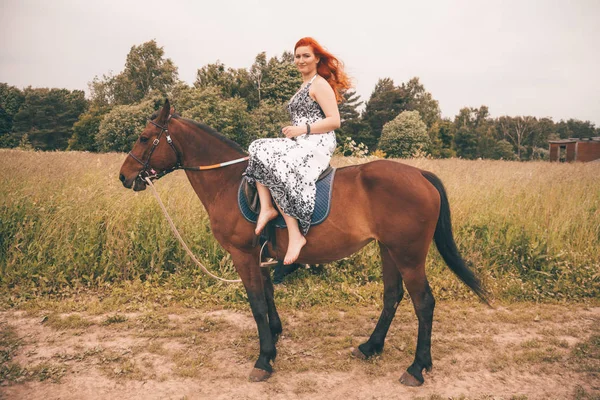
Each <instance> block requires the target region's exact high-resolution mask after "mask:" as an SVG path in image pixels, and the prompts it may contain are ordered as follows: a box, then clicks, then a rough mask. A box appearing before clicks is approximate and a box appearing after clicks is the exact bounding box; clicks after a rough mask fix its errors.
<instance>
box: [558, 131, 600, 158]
mask: <svg viewBox="0 0 600 400" xmlns="http://www.w3.org/2000/svg"><path fill="white" fill-rule="evenodd" d="M594 160H600V137H593V138H590V139H578V138H569V139H561V140H551V141H550V161H560V162H572V161H581V162H587V161H594Z"/></svg>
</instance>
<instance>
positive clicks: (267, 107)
mask: <svg viewBox="0 0 600 400" xmlns="http://www.w3.org/2000/svg"><path fill="white" fill-rule="evenodd" d="M250 121H251V126H250V128H249V130H248V136H249V137H248V140H247V141H248V143H249V142H251V141H252V140H254V139H259V138H267V137H271V138H273V137H282V136H280V135H281V128H283V127H284V126H286V125H289V124H290V115H289V113H288V111H287V109H286V107H285V105H284V104H281V103H276V102H274V101H272V100H264V101H262V102H261V103H260V105H259V106H258V107H256V108H254V109H253V110H252V111H251V112H250Z"/></svg>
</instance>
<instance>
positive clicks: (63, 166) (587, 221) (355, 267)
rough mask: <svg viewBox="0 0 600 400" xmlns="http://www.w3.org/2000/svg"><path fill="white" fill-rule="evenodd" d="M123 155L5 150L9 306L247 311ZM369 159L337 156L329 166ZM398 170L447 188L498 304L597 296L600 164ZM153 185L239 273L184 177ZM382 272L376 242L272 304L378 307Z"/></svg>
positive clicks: (449, 164) (459, 229)
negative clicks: (157, 298)
mask: <svg viewBox="0 0 600 400" xmlns="http://www.w3.org/2000/svg"><path fill="white" fill-rule="evenodd" d="M124 157H125V156H124V155H123V154H93V153H80V152H66V153H60V152H55V153H42V152H24V151H17V150H0V168H1V170H2V171H3V174H2V177H1V178H0V179H1V180H2V186H1V187H2V188H1V189H0V190H1V192H0V221H1V222H0V272H1V275H0V287H1V288H2V289H3V292H4V296H3V300H5V301H6V302H8V303H7V305H11V304H18V303H19V302H21V301H27V299H29V298H35V297H37V295H39V294H44V295H51V296H59V297H60V296H68V295H69V293H72V292H74V291H75V292H78V291H81V290H85V289H87V288H95V289H101V290H107V291H109V292H111V293H112V292H113V291H116V293H119V295H118V296H121V297H123V295H122V293H121V292H127V291H128V290H127V288H128V287H130V286H131V285H132V284H135V283H136V282H142V283H143V285H142V286H144V287H146V288H147V291H149V292H158V294H157V295H165V296H168V297H169V298H173V297H175V298H178V299H181V300H182V301H184V302H187V303H190V305H192V304H194V303H198V304H200V303H201V304H205V303H206V302H208V303H214V304H220V305H228V306H236V305H242V306H245V304H246V301H245V293H244V291H243V289H242V288H241V285H223V284H221V283H217V282H215V281H212V280H210V279H208V278H207V277H205V276H204V275H202V273H201V272H200V271H198V270H197V268H195V267H194V266H193V264H192V263H191V261H190V260H189V259H188V258H187V256H186V255H185V253H184V252H183V249H182V248H181V247H180V245H179V244H178V243H177V242H176V239H175V238H174V236H173V235H172V233H171V232H170V230H169V227H168V225H167V222H166V221H165V219H164V217H163V216H162V213H161V212H160V209H159V207H158V205H157V204H156V202H155V200H154V198H153V197H152V195H151V193H150V191H145V192H140V193H134V192H132V191H130V190H125V189H124V188H123V187H122V185H121V183H120V182H119V180H118V171H119V168H120V165H121V163H122V162H123V160H124ZM363 161H364V160H360V159H349V158H335V159H334V160H333V164H334V166H343V165H348V164H352V163H357V162H363ZM403 162H406V163H408V164H411V165H414V166H416V167H419V168H423V169H427V170H430V171H433V172H434V173H436V174H438V175H439V176H440V178H441V179H442V180H443V182H444V184H445V185H446V189H447V191H448V195H449V199H450V206H451V210H452V213H453V225H454V232H455V237H456V241H457V243H458V246H459V249H460V250H461V252H462V253H463V255H464V257H465V258H466V259H467V260H468V261H469V262H470V263H471V265H472V268H473V269H474V270H476V271H477V272H478V273H479V275H480V276H481V277H482V279H483V281H484V283H485V285H486V286H487V288H488V289H489V290H490V291H491V292H492V294H493V296H494V298H495V299H497V300H507V301H513V300H536V301H540V300H542V301H556V300H558V301H561V300H569V299H577V300H585V299H595V298H597V297H599V295H600V164H598V163H589V164H558V163H548V162H531V163H518V162H506V161H487V160H486V161H481V160H480V161H467V160H458V159H450V160H427V159H416V160H406V161H403ZM157 187H158V189H159V192H160V193H161V195H162V197H163V200H164V201H165V204H166V205H167V208H168V209H169V211H170V213H171V214H172V216H173V218H174V220H175V223H176V225H177V226H178V227H179V229H180V230H181V232H182V234H183V236H184V238H185V239H186V241H187V242H188V244H189V245H190V247H191V248H192V250H193V251H194V252H195V254H197V255H198V257H199V258H200V259H201V260H202V261H203V262H204V263H205V264H206V265H208V266H210V268H212V270H213V271H214V272H216V273H217V274H221V275H223V276H225V277H229V278H235V277H236V273H235V270H234V268H233V265H232V263H231V260H230V258H229V257H228V255H227V254H226V253H224V251H223V250H222V249H221V247H220V246H219V245H218V243H217V242H216V241H215V240H214V238H213V237H212V234H211V232H210V227H209V226H208V218H207V215H206V213H205V211H204V209H203V207H202V205H201V203H200V201H199V200H198V199H197V197H196V196H195V194H194V193H193V191H192V188H191V186H190V185H189V183H188V182H187V179H186V178H185V175H183V174H182V173H180V172H176V173H174V174H172V175H170V176H168V177H166V178H164V179H163V180H161V181H160V182H158V183H157ZM427 271H428V276H429V280H430V282H431V286H432V288H433V290H434V294H435V295H436V297H437V298H438V299H440V298H441V299H443V298H452V299H460V298H471V297H472V295H471V294H470V293H469V292H468V291H467V289H465V287H464V285H462V284H461V283H460V282H459V281H458V279H456V278H455V277H453V276H452V274H451V273H450V272H449V270H448V268H447V267H446V266H445V265H444V264H443V262H442V261H441V259H440V257H439V255H438V253H437V251H436V250H435V249H434V246H433V247H432V250H431V251H430V256H429V258H428V265H427ZM380 276H381V272H380V265H379V257H378V254H377V247H376V245H375V244H371V245H369V246H367V247H366V248H365V249H363V250H362V251H361V252H359V253H358V254H356V255H355V256H353V257H351V258H349V259H345V260H342V261H339V262H337V263H333V264H330V265H327V266H325V268H324V269H323V272H322V273H321V274H319V275H317V276H313V275H311V274H309V273H308V272H307V271H301V272H300V273H299V274H297V275H296V277H294V278H292V280H291V281H290V282H289V283H290V284H291V285H292V286H291V287H292V288H293V290H291V291H290V292H288V293H285V294H280V295H278V296H279V297H278V302H279V303H283V304H289V305H293V306H300V307H302V306H310V305H315V304H336V303H339V304H348V303H354V304H359V303H366V304H373V303H377V302H378V301H379V299H380V298H381V285H380V280H381V278H380ZM165 293H169V294H165ZM134 295H140V293H138V292H136V293H134ZM125 297H127V295H125Z"/></svg>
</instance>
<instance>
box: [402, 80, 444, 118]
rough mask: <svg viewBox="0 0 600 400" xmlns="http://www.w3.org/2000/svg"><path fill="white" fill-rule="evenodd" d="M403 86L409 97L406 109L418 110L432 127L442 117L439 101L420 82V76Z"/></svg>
mask: <svg viewBox="0 0 600 400" xmlns="http://www.w3.org/2000/svg"><path fill="white" fill-rule="evenodd" d="M401 88H402V90H403V91H404V93H405V96H407V98H408V102H407V105H406V109H407V110H415V111H418V112H419V115H421V119H422V120H423V122H425V124H426V125H427V128H431V126H432V125H433V124H434V123H435V122H436V121H438V120H439V119H440V117H441V111H440V106H439V103H438V101H437V100H435V99H434V98H433V96H432V95H431V93H429V92H427V91H426V90H425V87H424V86H423V84H421V82H419V78H418V77H414V78H412V79H411V80H409V81H408V82H407V83H403V84H402V86H401Z"/></svg>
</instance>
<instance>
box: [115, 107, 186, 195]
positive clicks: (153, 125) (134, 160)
mask: <svg viewBox="0 0 600 400" xmlns="http://www.w3.org/2000/svg"><path fill="white" fill-rule="evenodd" d="M170 119H171V106H170V104H169V100H168V99H167V100H165V104H164V105H163V107H162V109H161V110H160V111H159V112H158V116H157V117H156V118H154V119H153V120H148V124H147V125H146V127H145V128H144V130H143V131H142V133H141V134H140V137H139V138H138V140H137V141H136V142H135V144H134V145H133V149H131V151H130V152H129V154H128V156H127V158H126V159H125V162H123V165H122V166H121V171H120V172H119V179H120V180H121V182H123V186H125V187H126V188H127V189H129V188H131V187H132V186H133V190H135V191H139V190H144V189H146V182H145V181H144V179H145V178H150V179H156V178H159V177H161V176H162V175H164V174H165V173H168V172H170V171H172V170H173V169H175V168H176V167H177V166H178V163H179V159H178V154H179V153H178V152H177V150H176V149H175V147H174V146H173V143H172V140H171V137H170V135H169V132H168V125H169V120H170Z"/></svg>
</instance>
